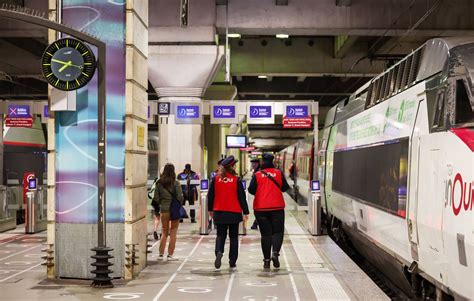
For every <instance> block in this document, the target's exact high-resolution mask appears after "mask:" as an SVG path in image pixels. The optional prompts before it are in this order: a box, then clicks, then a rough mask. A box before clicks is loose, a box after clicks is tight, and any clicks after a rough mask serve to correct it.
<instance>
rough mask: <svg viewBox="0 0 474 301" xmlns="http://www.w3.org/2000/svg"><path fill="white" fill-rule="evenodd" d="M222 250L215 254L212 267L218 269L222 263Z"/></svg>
mask: <svg viewBox="0 0 474 301" xmlns="http://www.w3.org/2000/svg"><path fill="white" fill-rule="evenodd" d="M222 255H224V254H222V252H217V254H216V260H215V261H214V267H215V268H216V269H220V268H221V264H222Z"/></svg>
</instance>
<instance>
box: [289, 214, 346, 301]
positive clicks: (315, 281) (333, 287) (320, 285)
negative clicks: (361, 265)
mask: <svg viewBox="0 0 474 301" xmlns="http://www.w3.org/2000/svg"><path fill="white" fill-rule="evenodd" d="M285 218H286V222H285V224H286V225H285V228H287V231H288V232H291V233H292V234H289V238H290V241H291V244H292V245H293V249H294V250H295V253H296V256H297V258H298V260H299V262H300V263H301V266H302V267H303V269H304V270H305V271H308V272H307V273H306V278H307V279H308V281H309V283H310V284H311V287H312V288H313V292H314V295H315V296H316V298H317V300H350V297H349V296H348V295H347V293H346V292H345V291H344V288H343V287H342V286H341V283H339V280H338V279H337V278H336V276H335V275H334V274H332V273H321V271H329V269H327V268H321V263H325V260H323V259H322V258H321V256H320V255H319V253H318V251H317V250H316V249H315V248H314V246H313V244H312V243H311V241H310V240H309V239H308V237H307V235H308V234H307V233H306V232H305V231H304V230H303V229H302V228H301V226H300V225H299V224H298V222H297V221H296V218H295V217H294V216H293V215H292V214H289V213H287V215H286V217H285ZM298 227H299V230H298V229H297V228H298ZM302 233H304V234H306V235H298V234H302ZM315 268H316V269H318V271H317V272H310V271H311V270H312V269H315Z"/></svg>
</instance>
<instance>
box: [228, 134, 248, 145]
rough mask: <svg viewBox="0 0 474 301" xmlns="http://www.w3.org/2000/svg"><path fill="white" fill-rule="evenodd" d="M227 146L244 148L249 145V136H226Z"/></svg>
mask: <svg viewBox="0 0 474 301" xmlns="http://www.w3.org/2000/svg"><path fill="white" fill-rule="evenodd" d="M225 145H226V148H244V147H247V136H244V135H227V136H226V137H225Z"/></svg>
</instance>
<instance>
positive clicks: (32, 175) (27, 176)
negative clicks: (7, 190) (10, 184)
mask: <svg viewBox="0 0 474 301" xmlns="http://www.w3.org/2000/svg"><path fill="white" fill-rule="evenodd" d="M34 178H36V175H35V173H34V172H32V171H29V172H25V173H24V174H23V203H26V192H27V191H28V183H30V180H31V179H34Z"/></svg>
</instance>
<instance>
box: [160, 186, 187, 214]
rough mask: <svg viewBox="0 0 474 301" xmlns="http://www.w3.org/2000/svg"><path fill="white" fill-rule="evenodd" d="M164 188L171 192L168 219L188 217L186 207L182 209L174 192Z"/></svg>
mask: <svg viewBox="0 0 474 301" xmlns="http://www.w3.org/2000/svg"><path fill="white" fill-rule="evenodd" d="M165 189H166V191H168V192H169V193H170V194H171V203H170V220H177V219H182V218H188V213H187V212H186V209H184V207H183V206H182V205H181V203H180V202H179V201H178V199H177V198H176V194H175V193H173V192H171V191H169V190H168V189H167V188H165ZM174 192H176V187H175V191H174Z"/></svg>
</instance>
